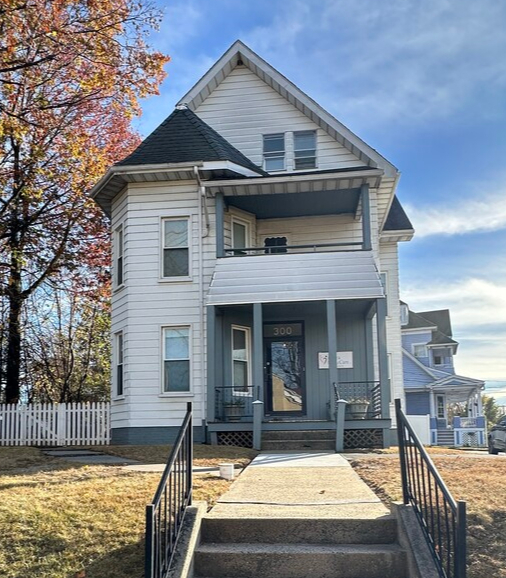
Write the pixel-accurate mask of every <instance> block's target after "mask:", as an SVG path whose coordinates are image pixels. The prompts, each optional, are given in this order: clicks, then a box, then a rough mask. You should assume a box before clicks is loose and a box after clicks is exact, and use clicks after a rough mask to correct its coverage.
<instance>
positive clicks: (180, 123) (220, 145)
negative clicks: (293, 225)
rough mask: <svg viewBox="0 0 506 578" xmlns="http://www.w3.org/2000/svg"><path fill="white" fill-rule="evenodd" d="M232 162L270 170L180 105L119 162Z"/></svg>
mask: <svg viewBox="0 0 506 578" xmlns="http://www.w3.org/2000/svg"><path fill="white" fill-rule="evenodd" d="M198 161H231V162H233V163H235V164H238V165H241V166H243V167H245V168H247V169H250V170H252V171H255V172H256V173H257V174H258V175H267V173H266V172H265V171H264V170H263V169H261V168H260V167H258V166H257V165H255V164H254V163H253V162H252V161H251V160H250V159H249V158H248V157H246V156H245V155H243V153H242V152H240V151H239V150H237V149H236V148H235V147H234V146H232V145H231V144H230V143H229V142H228V141H227V140H225V139H224V138H223V137H222V136H221V135H220V134H219V133H217V132H216V131H215V130H214V129H213V128H211V127H210V126H209V125H208V124H206V123H205V122H204V121H203V120H202V119H200V118H199V117H198V116H197V115H196V114H195V113H194V112H192V111H191V110H188V109H187V108H176V109H175V110H174V112H173V113H172V114H171V115H170V116H169V117H168V118H166V119H165V120H164V121H163V122H162V124H161V125H159V126H158V128H156V129H155V130H154V131H153V132H152V133H151V134H150V135H149V136H148V137H147V138H146V139H145V140H143V141H142V143H141V144H140V145H139V146H138V147H137V148H136V149H135V150H134V152H133V153H131V154H130V155H128V156H127V157H126V158H124V159H123V160H122V161H120V162H118V163H116V165H119V166H121V165H125V166H135V165H156V164H166V163H185V162H198Z"/></svg>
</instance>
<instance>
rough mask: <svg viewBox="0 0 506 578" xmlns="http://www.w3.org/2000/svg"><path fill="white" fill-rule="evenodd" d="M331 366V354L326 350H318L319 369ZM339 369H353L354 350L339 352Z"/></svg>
mask: <svg viewBox="0 0 506 578" xmlns="http://www.w3.org/2000/svg"><path fill="white" fill-rule="evenodd" d="M328 368H329V354H328V353H327V352H326V351H319V352H318V369H328ZM337 369H353V351H338V352H337Z"/></svg>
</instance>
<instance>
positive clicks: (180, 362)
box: [163, 327, 190, 393]
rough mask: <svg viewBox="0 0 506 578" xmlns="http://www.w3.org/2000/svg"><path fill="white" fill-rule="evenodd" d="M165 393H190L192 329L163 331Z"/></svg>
mask: <svg viewBox="0 0 506 578" xmlns="http://www.w3.org/2000/svg"><path fill="white" fill-rule="evenodd" d="M163 391H164V393H177V392H189V391H190V328H189V327H165V328H164V329H163Z"/></svg>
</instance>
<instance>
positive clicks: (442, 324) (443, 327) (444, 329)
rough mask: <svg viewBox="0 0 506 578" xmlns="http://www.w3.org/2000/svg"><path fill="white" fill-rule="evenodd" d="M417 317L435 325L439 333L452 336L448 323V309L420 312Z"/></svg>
mask: <svg viewBox="0 0 506 578" xmlns="http://www.w3.org/2000/svg"><path fill="white" fill-rule="evenodd" d="M418 315H419V316H421V317H423V318H424V319H427V320H428V321H430V322H431V323H432V324H433V325H435V326H436V327H437V328H438V329H439V331H441V333H444V334H445V335H448V336H449V337H451V336H452V324H451V321H450V310H449V309H438V310H436V311H420V312H419V313H418Z"/></svg>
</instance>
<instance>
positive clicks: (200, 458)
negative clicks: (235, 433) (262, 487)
mask: <svg viewBox="0 0 506 578" xmlns="http://www.w3.org/2000/svg"><path fill="white" fill-rule="evenodd" d="M89 449H93V448H89ZM95 449H100V451H101V452H104V453H107V454H112V455H115V456H119V457H122V458H127V459H131V460H138V461H139V462H142V463H143V464H163V463H165V462H166V461H167V457H168V456H169V454H170V451H171V449H172V446H169V445H165V446H100V447H99V448H97V447H96V446H95ZM257 454H258V452H256V451H255V450H249V449H247V448H239V447H235V446H208V445H203V444H195V445H194V446H193V462H194V464H195V465H196V466H217V465H218V464H220V463H222V462H231V461H232V462H234V463H236V464H240V465H242V466H247V465H248V464H249V463H250V462H251V460H252V459H253V458H254V457H255V456H256V455H257Z"/></svg>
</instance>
